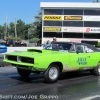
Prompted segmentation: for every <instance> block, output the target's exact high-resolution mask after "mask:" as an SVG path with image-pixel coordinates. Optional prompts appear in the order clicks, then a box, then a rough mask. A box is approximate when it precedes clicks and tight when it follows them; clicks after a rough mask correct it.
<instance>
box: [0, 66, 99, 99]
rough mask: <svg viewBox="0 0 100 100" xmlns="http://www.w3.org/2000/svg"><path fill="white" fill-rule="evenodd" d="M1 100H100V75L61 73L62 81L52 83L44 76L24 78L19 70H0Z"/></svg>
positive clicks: (60, 79)
mask: <svg viewBox="0 0 100 100" xmlns="http://www.w3.org/2000/svg"><path fill="white" fill-rule="evenodd" d="M49 98H53V99H49ZM0 99H1V100H100V76H94V75H92V74H91V73H90V72H80V73H61V74H60V77H59V80H58V82H56V83H53V84H48V83H46V82H45V81H44V78H43V74H42V73H41V74H34V73H33V74H31V75H30V77H29V78H26V79H24V78H22V77H20V76H19V75H18V73H17V69H16V68H15V67H0Z"/></svg>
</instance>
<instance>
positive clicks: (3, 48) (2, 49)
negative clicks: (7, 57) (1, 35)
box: [0, 44, 7, 54]
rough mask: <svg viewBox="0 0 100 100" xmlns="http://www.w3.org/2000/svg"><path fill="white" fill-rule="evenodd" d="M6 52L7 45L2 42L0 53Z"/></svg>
mask: <svg viewBox="0 0 100 100" xmlns="http://www.w3.org/2000/svg"><path fill="white" fill-rule="evenodd" d="M6 52H7V46H5V45H4V44H0V54H1V53H6Z"/></svg>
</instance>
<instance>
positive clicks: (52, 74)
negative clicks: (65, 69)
mask: <svg viewBox="0 0 100 100" xmlns="http://www.w3.org/2000/svg"><path fill="white" fill-rule="evenodd" d="M59 72H60V70H59V66H58V65H56V64H52V65H50V66H49V68H48V69H47V71H46V72H45V73H44V78H45V80H46V81H47V82H48V83H53V82H56V81H57V80H58V77H59Z"/></svg>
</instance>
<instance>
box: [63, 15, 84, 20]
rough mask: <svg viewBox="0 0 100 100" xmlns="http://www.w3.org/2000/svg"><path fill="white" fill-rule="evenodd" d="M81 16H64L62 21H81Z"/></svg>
mask: <svg viewBox="0 0 100 100" xmlns="http://www.w3.org/2000/svg"><path fill="white" fill-rule="evenodd" d="M82 19H83V18H82V16H64V20H82Z"/></svg>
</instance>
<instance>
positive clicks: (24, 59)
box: [6, 55, 34, 64]
mask: <svg viewBox="0 0 100 100" xmlns="http://www.w3.org/2000/svg"><path fill="white" fill-rule="evenodd" d="M6 58H7V59H8V60H11V61H17V62H24V63H31V64H34V58H29V57H21V56H12V55H7V56H6Z"/></svg>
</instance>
